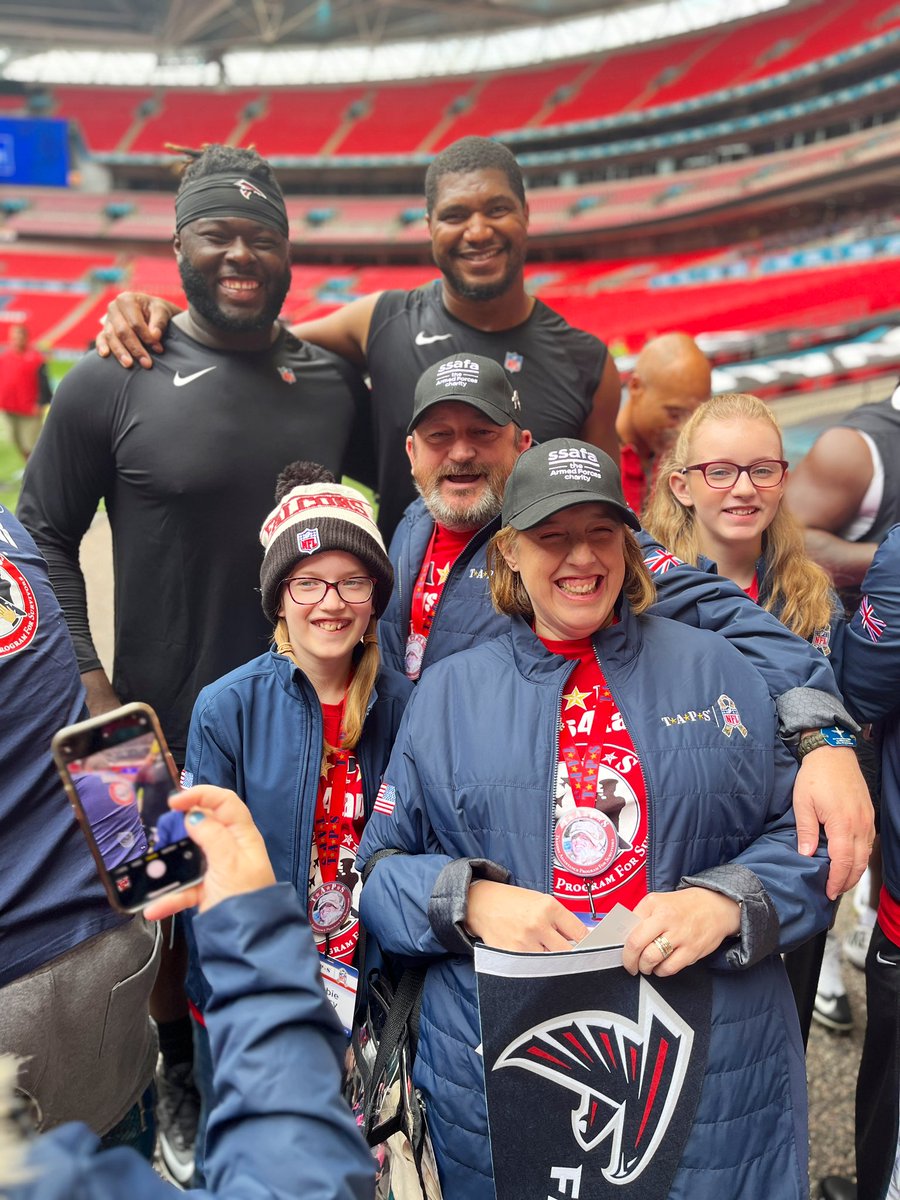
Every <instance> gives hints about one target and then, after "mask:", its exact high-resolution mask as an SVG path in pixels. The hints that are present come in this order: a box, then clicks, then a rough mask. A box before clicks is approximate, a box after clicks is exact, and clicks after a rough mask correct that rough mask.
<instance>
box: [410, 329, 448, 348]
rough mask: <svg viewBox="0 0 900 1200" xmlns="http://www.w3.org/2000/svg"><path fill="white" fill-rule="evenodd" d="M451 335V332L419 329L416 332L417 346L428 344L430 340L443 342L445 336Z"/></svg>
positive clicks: (445, 338)
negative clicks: (432, 331) (431, 331)
mask: <svg viewBox="0 0 900 1200" xmlns="http://www.w3.org/2000/svg"><path fill="white" fill-rule="evenodd" d="M450 337H453V334H452V333H422V331H421V330H419V332H418V333H417V334H416V345H417V346H430V345H431V343H432V342H443V341H446V340H447V338H450Z"/></svg>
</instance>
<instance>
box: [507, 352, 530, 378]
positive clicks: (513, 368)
mask: <svg viewBox="0 0 900 1200" xmlns="http://www.w3.org/2000/svg"><path fill="white" fill-rule="evenodd" d="M524 362H525V359H524V358H523V357H522V355H521V354H516V352H515V350H507V352H506V358H504V360H503V369H504V370H505V371H509V373H510V375H517V374H518V372H519V371H521V370H522V364H523V363H524Z"/></svg>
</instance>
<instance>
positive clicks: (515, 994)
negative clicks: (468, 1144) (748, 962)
mask: <svg viewBox="0 0 900 1200" xmlns="http://www.w3.org/2000/svg"><path fill="white" fill-rule="evenodd" d="M621 963H622V951H621V947H617V948H606V949H596V950H581V951H579V950H572V951H570V952H568V953H561V954H514V953H511V952H507V951H501V950H491V949H489V948H487V947H485V946H478V947H476V950H475V970H476V972H477V978H478V1005H479V1008H480V1010H481V1030H482V1038H483V1042H482V1052H483V1055H484V1078H485V1088H486V1092H487V1106H488V1120H489V1124H490V1134H491V1157H492V1159H493V1164H494V1183H495V1187H496V1192H497V1200H557V1197H559V1198H560V1200H561V1198H562V1197H572V1198H573V1200H578V1198H579V1197H580V1198H581V1200H607V1198H609V1200H613V1198H615V1200H665V1198H666V1197H667V1196H668V1194H669V1189H670V1187H671V1183H672V1178H673V1176H674V1174H675V1169H676V1167H677V1166H678V1163H679V1161H680V1160H681V1154H682V1151H683V1149H684V1144H685V1141H686V1140H687V1136H688V1133H689V1132H690V1128H691V1123H692V1121H693V1118H694V1111H695V1109H696V1106H697V1100H698V1097H699V1095H700V1088H701V1086H702V1083H703V1076H704V1074H705V1071H706V1059H707V1054H708V1051H709V1022H710V1008H711V1003H712V984H711V981H710V976H709V973H708V972H707V971H706V970H705V969H704V968H702V967H691V968H689V969H688V970H685V971H682V972H680V973H679V974H678V975H674V976H672V977H671V978H668V979H657V978H656V977H655V976H654V977H652V978H651V979H646V978H644V977H642V976H638V977H637V978H636V979H635V978H632V976H631V975H629V974H628V972H627V971H625V970H624V968H623V967H622V965H621Z"/></svg>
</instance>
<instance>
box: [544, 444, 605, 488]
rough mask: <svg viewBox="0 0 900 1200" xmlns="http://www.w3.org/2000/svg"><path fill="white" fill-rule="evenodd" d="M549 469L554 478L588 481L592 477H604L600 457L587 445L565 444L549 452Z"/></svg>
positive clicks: (576, 481)
mask: <svg viewBox="0 0 900 1200" xmlns="http://www.w3.org/2000/svg"><path fill="white" fill-rule="evenodd" d="M547 470H548V471H549V473H550V477H551V478H552V479H567V480H570V481H572V482H575V483H578V482H581V483H586V482H588V481H589V480H591V479H602V478H603V472H602V471H601V470H600V459H599V458H598V457H597V455H596V454H595V453H594V452H593V450H589V449H588V448H587V446H565V447H563V448H562V449H561V450H551V451H550V452H549V453H548V454H547Z"/></svg>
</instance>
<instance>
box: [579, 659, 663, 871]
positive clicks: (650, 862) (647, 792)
mask: <svg viewBox="0 0 900 1200" xmlns="http://www.w3.org/2000/svg"><path fill="white" fill-rule="evenodd" d="M591 646H592V647H593V650H594V658H595V659H596V660H597V666H598V667H599V668H600V672H601V674H602V675H603V678H604V679H605V680H606V684H607V687H608V688H609V693H610V695H611V696H612V698H613V700H614V701H615V703H616V708H618V710H619V712H620V713H621V714H622V719H623V720H624V722H625V728H626V730H627V731H628V736H629V738H630V739H631V744H632V746H634V753H635V757H636V758H637V765H638V770H639V771H640V773H641V778H642V779H643V781H644V803H645V804H646V806H647V811H646V817H647V891H648V892H653V891H656V880H655V855H654V853H653V837H654V830H655V824H654V823H653V822H651V820H650V796H651V788H650V778H649V775H648V774H647V768H646V766H645V765H644V764H645V759H644V755H643V754H642V753H641V751H640V747H639V746H638V742H637V739H636V738H635V735H634V727H633V726H632V724H631V721H630V720H629V717H628V713H627V710H626V708H625V707H624V706H623V705H622V704H621V703H620V701H619V697H618V694H617V693H616V691H615V689H614V688H613V685H612V680H611V679H610V677H609V674H608V672H607V670H606V668H605V667H604V666H603V664H602V663H601V661H600V655H599V653H598V651H597V646H596V644H595V642H594V640H593V638H592V639H591Z"/></svg>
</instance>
